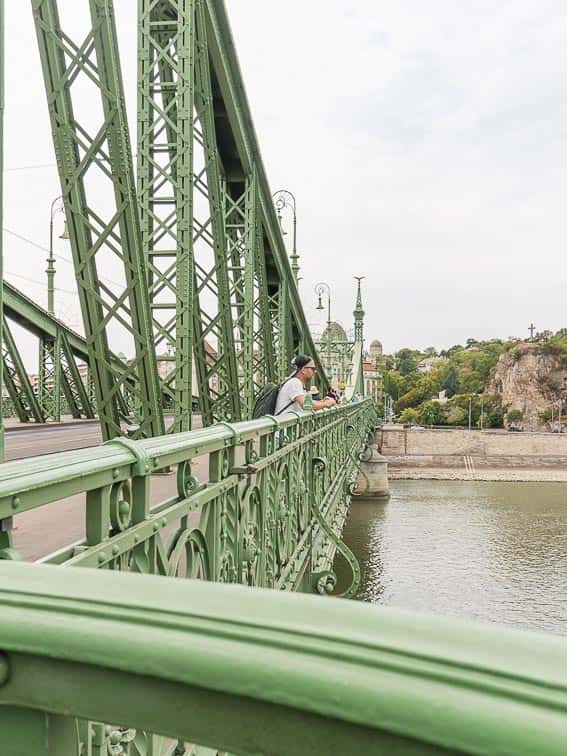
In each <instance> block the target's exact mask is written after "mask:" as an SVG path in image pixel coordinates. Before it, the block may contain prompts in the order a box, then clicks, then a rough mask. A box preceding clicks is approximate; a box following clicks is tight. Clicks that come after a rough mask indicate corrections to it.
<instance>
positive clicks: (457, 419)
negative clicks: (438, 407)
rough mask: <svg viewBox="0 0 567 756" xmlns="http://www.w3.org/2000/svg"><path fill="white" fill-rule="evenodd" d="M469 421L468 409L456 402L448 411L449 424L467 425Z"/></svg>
mask: <svg viewBox="0 0 567 756" xmlns="http://www.w3.org/2000/svg"><path fill="white" fill-rule="evenodd" d="M467 422H468V416H467V411H466V409H465V408H464V407H459V406H458V405H456V404H454V405H453V406H452V407H451V408H450V409H449V412H448V413H447V424H448V425H466V424H467Z"/></svg>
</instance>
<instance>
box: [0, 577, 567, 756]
mask: <svg viewBox="0 0 567 756" xmlns="http://www.w3.org/2000/svg"><path fill="white" fill-rule="evenodd" d="M0 607H1V609H2V623H1V624H0V648H1V649H2V650H3V655H4V656H3V661H2V666H3V669H4V676H3V679H2V677H1V676H0V680H1V682H0V703H1V704H10V705H16V706H21V707H28V708H33V709H41V710H44V711H48V712H51V713H54V714H65V715H67V716H69V715H73V716H80V717H91V718H93V719H99V720H101V721H113V722H126V721H127V722H128V723H130V725H131V726H133V727H146V728H149V729H151V730H153V731H155V732H161V733H164V734H170V735H172V736H175V737H177V738H180V739H183V740H185V741H192V742H195V741H196V742H199V743H202V744H205V745H210V746H215V747H219V748H221V749H228V750H230V751H231V752H233V753H239V754H242V755H244V754H251V753H266V754H268V753H269V754H274V755H275V754H286V755H287V754H313V753H330V752H338V753H357V754H376V753H394V752H395V753H404V754H405V753H414V754H427V753H440V752H441V753H443V752H451V753H476V754H480V753H485V754H494V753H498V754H514V756H519V755H521V754H530V755H531V754H535V753H537V754H545V755H551V754H557V755H558V756H559V754H564V753H565V742H566V740H567V671H566V670H565V665H564V659H565V654H566V652H567V642H566V641H565V640H564V639H561V638H554V637H549V636H545V635H539V634H534V633H525V632H517V631H512V630H507V629H503V628H499V627H495V626H490V625H480V624H479V625H476V624H469V623H466V624H465V623H463V622H461V621H457V620H452V619H443V618H433V617H429V616H426V615H414V614H410V613H406V612H402V611H398V610H393V609H385V608H378V607H373V606H369V605H365V604H358V603H355V602H343V601H321V600H318V599H315V598H311V597H306V596H302V595H297V594H281V593H277V592H274V591H266V590H262V589H248V588H242V587H238V586H223V585H213V584H204V583H201V582H199V581H183V580H169V581H163V580H159V579H157V578H154V577H151V576H144V577H143V578H140V577H139V576H135V575H128V574H118V573H117V574H116V575H113V579H112V580H109V579H108V576H107V575H106V576H105V575H104V574H103V573H100V572H96V571H90V570H73V569H69V570H64V571H62V570H57V569H52V568H49V567H41V566H36V565H22V564H16V563H2V564H1V565H0ZM156 639H159V642H157V643H156ZM2 682H3V684H2ZM1 709H2V707H1V706H0V717H1V716H2V715H1ZM0 738H1V736H0ZM8 745H9V744H8ZM2 752H3V753H6V752H7V749H6V744H4V746H3V748H2ZM8 753H9V751H8ZM61 756H65V755H64V754H61Z"/></svg>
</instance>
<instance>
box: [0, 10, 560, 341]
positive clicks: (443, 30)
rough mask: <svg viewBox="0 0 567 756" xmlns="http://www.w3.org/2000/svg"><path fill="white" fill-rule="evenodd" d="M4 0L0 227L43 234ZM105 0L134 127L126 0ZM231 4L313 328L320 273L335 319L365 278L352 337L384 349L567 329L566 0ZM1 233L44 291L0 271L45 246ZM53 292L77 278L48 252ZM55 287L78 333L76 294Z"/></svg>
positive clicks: (53, 189)
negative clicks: (293, 221) (286, 202)
mask: <svg viewBox="0 0 567 756" xmlns="http://www.w3.org/2000/svg"><path fill="white" fill-rule="evenodd" d="M6 5H7V12H6V15H7V19H6V23H7V28H6V47H7V50H6V59H7V82H6V88H7V91H6V152H5V167H6V173H5V177H4V181H5V184H4V186H5V217H4V226H5V227H7V228H9V229H11V230H12V231H15V232H16V233H19V234H23V235H25V236H27V237H29V238H31V239H33V240H34V241H36V242H38V243H39V244H42V245H45V246H47V242H48V223H49V205H50V202H51V200H52V199H53V198H54V197H55V196H57V194H58V193H59V186H58V179H57V172H56V169H55V167H54V166H53V163H54V156H53V148H52V145H51V136H50V130H49V122H48V117H47V109H46V104H45V93H44V89H43V83H42V80H41V73H40V68H39V59H38V55H37V45H36V41H35V36H34V30H33V23H32V17H31V2H21V1H20V0H7V2H6ZM83 5H84V6H85V7H86V6H87V3H86V0H84V2H82V3H81V4H80V7H82V6H83ZM61 6H62V7H63V8H65V6H68V7H69V9H70V10H71V12H72V13H73V14H76V13H77V12H78V11H77V8H78V6H79V3H78V2H77V0H64V2H62V3H61ZM115 6H116V12H117V17H118V23H119V30H120V37H121V46H122V63H123V69H124V76H125V83H126V88H127V93H128V102H129V112H130V129H131V133H132V135H133V136H135V111H134V108H135V75H136V52H135V41H136V40H135V37H136V7H137V2H136V0H115ZM227 6H228V9H229V14H230V18H231V21H232V25H233V33H234V36H235V40H236V47H237V50H238V52H239V56H240V62H241V67H242V70H243V75H244V81H245V84H246V87H247V91H248V96H249V100H250V103H251V107H252V113H253V116H254V122H255V127H256V131H257V133H258V137H259V141H260V146H261V149H262V154H263V159H264V163H265V166H266V170H267V173H268V177H269V180H270V183H271V186H272V188H273V189H274V190H275V189H278V188H280V187H286V188H288V189H290V190H291V191H293V192H294V193H295V195H296V197H297V202H298V247H299V252H300V255H301V259H300V264H301V266H302V272H301V274H300V275H302V276H303V281H302V282H301V293H302V297H303V300H304V304H305V309H306V313H307V317H308V320H309V322H311V323H313V324H314V325H316V324H320V323H321V318H320V314H319V313H317V312H316V311H315V310H314V305H315V294H314V293H313V287H314V285H315V283H316V282H317V281H320V280H324V281H327V282H328V283H329V284H330V285H331V287H332V290H333V316H334V317H336V318H337V319H339V320H340V321H342V322H343V323H344V325H345V326H346V327H347V328H348V327H350V325H351V321H352V314H351V313H352V309H353V305H354V291H355V289H354V281H353V280H352V278H351V277H352V276H353V275H366V277H367V278H366V281H365V282H364V287H365V289H364V304H365V309H366V313H367V314H366V338H367V340H368V341H369V340H370V339H372V338H375V337H378V338H380V339H381V340H382V341H383V343H384V347H385V350H386V351H393V350H395V349H398V348H400V347H402V346H417V347H425V346H428V345H430V344H433V345H435V346H437V347H439V348H441V347H446V346H449V345H451V344H453V343H457V342H463V341H464V340H465V339H466V338H467V337H469V336H474V337H476V338H488V337H492V336H500V337H507V336H509V335H525V334H527V327H528V325H529V323H530V321H531V320H533V321H534V323H535V324H536V326H537V327H538V328H539V329H544V328H551V329H553V330H555V329H557V328H560V327H562V326H565V325H567V322H566V320H565V318H564V315H563V306H564V296H563V291H564V289H565V285H566V283H567V272H566V264H565V254H564V250H565V248H566V246H567V232H566V228H565V220H564V218H565V186H566V183H567V182H566V181H565V174H566V170H565V169H566V167H567V166H566V162H567V147H566V145H567V96H566V95H567V79H566V77H565V70H567V45H566V44H565V41H566V40H567V4H565V3H564V2H560V1H559V0H558V1H557V2H552V1H551V0H514V1H513V2H511V1H510V0H508V1H505V0H500V2H498V3H494V2H485V0H474V1H473V2H467V3H465V2H462V1H459V2H456V1H455V0H430V2H428V3H423V2H422V1H418V0H397V2H395V3H376V2H375V0H373V1H370V0H359V1H358V2H357V3H344V2H342V1H339V0H325V1H323V0H310V2H308V3H306V2H305V0H303V1H302V2H299V0H286V2H285V3H282V2H281V0H246V2H236V1H235V0H232V2H231V1H230V0H229V1H228V2H227ZM36 165H41V166H45V165H47V166H49V167H44V168H29V169H27V170H22V167H24V166H36ZM288 228H289V230H291V227H290V226H288ZM290 239H291V234H289V235H288V236H286V241H288V242H289V241H290ZM4 241H5V269H6V278H7V279H8V280H10V281H12V282H13V283H14V284H16V285H17V286H18V287H20V288H21V289H22V290H24V291H25V292H27V293H28V294H30V295H31V296H33V297H34V298H35V299H36V300H37V301H39V302H40V303H45V301H46V297H45V290H44V289H45V287H44V286H43V285H41V284H37V283H33V282H31V281H27V280H24V279H22V278H17V277H16V276H15V275H14V274H17V275H18V276H25V277H26V278H31V279H33V280H34V281H40V282H43V281H44V275H45V274H44V267H45V263H44V257H45V255H44V253H43V252H41V251H40V250H37V249H34V248H33V247H31V246H29V245H27V244H25V243H23V242H21V241H19V240H17V239H15V238H14V237H12V236H9V235H5V237H4ZM56 250H57V252H59V253H60V254H62V255H65V256H67V257H69V256H70V250H69V248H68V246H67V243H66V242H64V241H61V242H58V244H57V246H56ZM57 286H58V287H59V288H61V289H65V290H67V291H69V292H71V291H72V290H73V289H74V284H73V271H72V268H71V266H70V265H68V264H65V263H64V262H62V261H61V262H60V263H58V274H57ZM57 298H58V307H57V311H58V313H59V314H60V315H61V316H62V317H63V318H64V319H66V320H67V321H70V323H71V324H72V325H74V326H75V327H77V326H78V324H79V319H80V315H79V309H78V305H77V303H76V299H75V298H74V296H73V295H72V294H68V293H66V292H65V291H60V292H57Z"/></svg>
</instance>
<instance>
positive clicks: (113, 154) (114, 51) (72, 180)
mask: <svg viewBox="0 0 567 756" xmlns="http://www.w3.org/2000/svg"><path fill="white" fill-rule="evenodd" d="M32 7H33V14H34V22H35V27H36V33H37V39H38V44H39V51H40V59H41V64H42V70H43V76H44V83H45V87H46V92H47V100H48V106H49V115H50V120H51V127H52V133H53V139H54V144H55V153H56V157H57V165H58V169H59V176H60V180H61V187H62V195H63V201H64V204H65V212H66V217H67V223H68V230H69V236H70V241H71V248H72V252H73V260H74V263H75V272H76V278H77V283H78V291H79V299H80V303H81V311H82V315H83V322H84V325H85V332H86V338H87V345H88V351H89V358H90V364H91V368H92V371H93V379H94V385H95V392H96V403H97V408H98V415H99V418H100V421H101V428H102V434H103V437H104V438H106V439H108V438H112V437H114V436H116V435H119V434H120V433H121V426H120V421H121V419H126V418H125V417H124V410H123V408H124V403H123V401H122V400H121V397H120V395H122V394H123V393H124V390H125V386H126V385H128V387H129V390H130V391H131V392H133V394H134V396H135V401H134V406H135V407H136V412H137V415H138V418H137V419H138V421H139V431H138V433H139V435H141V436H144V435H148V436H151V435H159V434H161V433H162V432H163V414H162V409H161V405H160V400H159V382H158V376H157V364H156V358H155V347H154V341H153V334H152V329H151V315H150V307H149V298H148V289H147V276H146V267H145V260H144V256H143V251H142V241H141V233H140V224H139V216H138V208H137V202H136V195H135V191H134V176H133V168H132V157H131V148H130V143H129V136H128V127H127V122H126V110H125V102H124V92H123V85H122V77H121V71H120V63H119V57H118V46H117V39H116V28H115V23H114V10H113V3H112V1H111V0H97V1H95V0H91V1H90V2H89V4H88V8H89V11H90V29H89V31H88V32H87V34H86V36H85V38H84V40H82V41H81V42H79V43H76V42H74V41H73V40H72V39H71V37H70V36H69V35H67V34H66V33H65V32H64V31H63V29H62V28H61V23H60V18H59V12H58V4H57V1H56V0H33V2H32ZM78 82H82V84H83V85H85V84H86V85H88V86H90V87H93V86H94V90H95V96H96V97H97V98H98V100H99V102H100V105H101V113H102V115H101V118H100V121H99V123H98V124H97V126H96V127H95V129H94V130H93V128H92V126H91V125H90V124H87V123H82V122H80V121H79V119H78V117H77V116H76V115H75V111H74V107H73V100H74V95H75V87H76V86H77V83H78ZM91 180H95V181H106V182H107V186H108V192H107V193H106V198H107V200H108V202H109V203H110V207H107V208H105V209H103V208H102V207H100V206H98V205H96V203H95V201H94V197H93V196H91V194H89V187H90V186H91V185H92V184H91ZM109 260H112V261H113V262H114V263H116V261H118V263H119V269H118V271H117V273H116V278H119V279H120V280H118V281H114V282H113V283H112V284H109V283H108V281H107V279H105V278H104V275H103V273H102V269H103V268H104V267H105V265H106V264H107V261H109ZM116 331H118V332H120V334H121V337H122V338H123V339H124V340H125V341H127V342H128V346H127V347H126V349H128V350H130V354H131V359H130V360H129V361H128V362H124V363H123V364H122V366H121V368H120V369H117V368H116V366H115V364H114V363H113V361H112V360H111V358H110V357H109V355H110V348H109V333H115V332H116Z"/></svg>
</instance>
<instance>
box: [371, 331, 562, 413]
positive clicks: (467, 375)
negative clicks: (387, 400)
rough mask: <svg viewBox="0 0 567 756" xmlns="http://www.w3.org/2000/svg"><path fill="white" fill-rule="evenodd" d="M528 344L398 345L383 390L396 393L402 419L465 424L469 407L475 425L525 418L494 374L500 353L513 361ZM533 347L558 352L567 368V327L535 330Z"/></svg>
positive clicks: (386, 366)
mask: <svg viewBox="0 0 567 756" xmlns="http://www.w3.org/2000/svg"><path fill="white" fill-rule="evenodd" d="M525 344H526V342H523V341H521V340H519V339H513V338H510V339H508V340H505V341H504V340H501V339H491V340H489V341H477V340H475V339H468V340H467V343H466V344H465V345H461V344H456V345H455V346H452V347H451V348H450V349H446V350H441V351H437V350H436V349H435V348H434V347H429V348H427V349H425V350H423V351H419V350H414V349H409V348H404V349H400V350H399V351H398V352H397V353H396V354H394V355H385V356H384V357H383V358H382V382H383V391H384V395H389V396H390V397H391V398H392V400H393V408H394V413H395V416H396V419H397V421H398V422H401V423H410V424H419V425H446V426H466V425H468V422H469V407H470V410H471V422H472V426H473V427H479V426H480V425H482V427H484V428H501V427H503V426H504V425H507V424H516V423H521V420H522V417H521V416H522V413H521V411H519V410H518V409H517V408H516V409H514V408H512V407H511V404H510V403H509V404H503V400H502V395H501V393H500V391H499V390H498V386H497V385H495V382H494V380H493V377H494V374H495V371H496V366H497V364H498V362H499V360H500V358H501V356H502V355H504V354H507V353H509V352H510V353H511V354H510V359H511V360H512V362H513V361H514V355H515V354H516V353H518V354H519V353H520V352H521V351H522V350H521V349H520V347H521V346H522V345H525ZM529 348H530V351H531V352H532V353H535V354H536V355H537V354H541V355H554V356H555V357H556V358H557V359H556V362H557V360H558V361H559V363H561V364H565V366H566V368H567V329H565V328H563V329H561V330H560V331H557V332H556V333H552V332H551V331H544V332H542V333H540V334H537V335H536V337H535V340H534V342H533V343H532V342H530V343H529ZM513 350H516V352H514V351H513ZM508 362H510V360H508ZM546 412H549V410H546ZM508 413H510V416H508ZM512 415H513V417H512ZM541 419H542V421H543V420H544V419H545V418H543V417H542V418H541Z"/></svg>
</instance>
